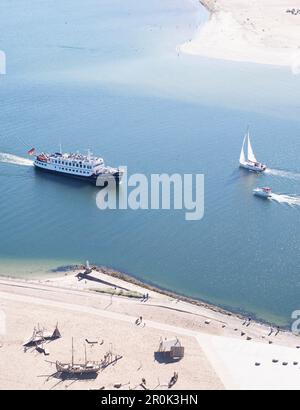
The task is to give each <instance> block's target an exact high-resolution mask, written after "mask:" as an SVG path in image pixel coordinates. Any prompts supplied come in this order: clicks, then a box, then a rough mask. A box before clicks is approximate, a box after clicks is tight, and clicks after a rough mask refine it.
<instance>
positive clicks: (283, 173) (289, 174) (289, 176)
mask: <svg viewBox="0 0 300 410" xmlns="http://www.w3.org/2000/svg"><path fill="white" fill-rule="evenodd" d="M265 173H266V174H269V175H271V176H275V177H280V178H287V179H293V180H295V181H299V180H300V174H299V173H297V172H290V171H283V170H280V169H270V168H268V169H267V170H266V171H265Z"/></svg>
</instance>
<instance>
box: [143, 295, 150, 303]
mask: <svg viewBox="0 0 300 410" xmlns="http://www.w3.org/2000/svg"><path fill="white" fill-rule="evenodd" d="M149 298H150V296H149V293H145V294H144V295H143V297H142V302H147V301H148V300H149Z"/></svg>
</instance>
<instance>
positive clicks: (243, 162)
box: [240, 131, 267, 173]
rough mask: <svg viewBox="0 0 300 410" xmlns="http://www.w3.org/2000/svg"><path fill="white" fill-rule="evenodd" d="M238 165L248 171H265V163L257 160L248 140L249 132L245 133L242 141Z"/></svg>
mask: <svg viewBox="0 0 300 410" xmlns="http://www.w3.org/2000/svg"><path fill="white" fill-rule="evenodd" d="M245 146H247V152H246V153H245ZM240 167H241V168H245V169H247V170H248V171H250V172H256V173H261V172H264V171H266V169H267V166H266V165H265V164H262V163H261V162H259V161H257V159H256V157H255V155H254V152H253V149H252V145H251V141H250V132H249V131H248V133H247V134H246V136H245V138H244V141H243V146H242V151H241V155H240Z"/></svg>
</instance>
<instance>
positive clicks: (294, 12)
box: [286, 9, 300, 16]
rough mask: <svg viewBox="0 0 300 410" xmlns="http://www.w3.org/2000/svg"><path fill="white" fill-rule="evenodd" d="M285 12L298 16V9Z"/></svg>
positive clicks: (299, 12) (299, 10)
mask: <svg viewBox="0 0 300 410" xmlns="http://www.w3.org/2000/svg"><path fill="white" fill-rule="evenodd" d="M286 12H287V13H290V14H293V15H294V16H298V14H300V9H297V10H296V9H288V10H287V11H286Z"/></svg>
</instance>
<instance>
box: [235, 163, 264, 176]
mask: <svg viewBox="0 0 300 410" xmlns="http://www.w3.org/2000/svg"><path fill="white" fill-rule="evenodd" d="M240 167H241V168H244V169H247V170H248V171H252V172H257V173H259V174H261V173H263V172H265V171H266V169H267V167H266V165H264V164H253V163H250V162H244V163H240Z"/></svg>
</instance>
